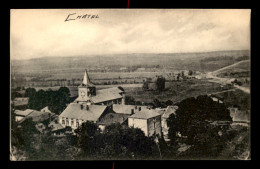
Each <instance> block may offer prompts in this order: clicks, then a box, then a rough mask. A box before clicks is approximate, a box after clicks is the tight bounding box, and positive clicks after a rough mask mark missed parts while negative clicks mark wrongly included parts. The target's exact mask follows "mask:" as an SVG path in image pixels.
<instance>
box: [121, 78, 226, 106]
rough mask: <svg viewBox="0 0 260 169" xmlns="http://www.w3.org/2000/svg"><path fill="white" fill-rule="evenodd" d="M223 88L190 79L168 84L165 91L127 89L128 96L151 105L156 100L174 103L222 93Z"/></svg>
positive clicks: (204, 81)
mask: <svg viewBox="0 0 260 169" xmlns="http://www.w3.org/2000/svg"><path fill="white" fill-rule="evenodd" d="M221 90H222V89H221V87H220V85H219V84H217V83H212V82H208V81H206V80H198V79H189V80H186V81H179V82H166V88H165V90H164V91H162V92H159V91H155V90H153V91H144V90H143V89H142V88H141V87H137V88H127V87H126V88H125V91H126V94H127V95H129V96H132V97H134V98H135V100H136V101H141V102H146V103H150V102H153V100H154V99H155V98H157V99H158V100H160V101H167V100H171V101H173V102H174V103H176V102H179V101H181V100H183V99H185V98H189V97H197V96H199V95H204V94H209V93H213V92H218V91H221Z"/></svg>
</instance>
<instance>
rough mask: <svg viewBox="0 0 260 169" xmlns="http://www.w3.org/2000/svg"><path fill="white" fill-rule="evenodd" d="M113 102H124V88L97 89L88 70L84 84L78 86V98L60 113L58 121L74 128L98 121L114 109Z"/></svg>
mask: <svg viewBox="0 0 260 169" xmlns="http://www.w3.org/2000/svg"><path fill="white" fill-rule="evenodd" d="M113 104H124V91H123V89H122V88H117V87H115V88H108V89H102V90H96V86H95V85H94V84H93V83H91V81H90V79H89V76H88V73H87V70H86V71H85V74H84V78H83V81H82V84H81V85H80V86H79V87H78V98H76V99H75V101H74V102H73V103H70V104H69V105H68V106H67V108H66V109H65V110H64V111H63V112H62V113H61V114H60V115H59V119H58V121H59V123H60V124H61V125H62V126H64V127H66V126H70V127H71V128H72V129H76V128H78V127H79V126H80V125H81V124H82V123H83V122H86V121H93V122H94V123H98V122H100V120H101V118H102V117H103V116H105V115H106V114H108V113H109V112H111V111H112V110H111V109H112V108H111V107H112V105H113Z"/></svg>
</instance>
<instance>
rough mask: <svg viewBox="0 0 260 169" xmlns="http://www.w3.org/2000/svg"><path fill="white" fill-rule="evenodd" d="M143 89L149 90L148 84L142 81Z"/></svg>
mask: <svg viewBox="0 0 260 169" xmlns="http://www.w3.org/2000/svg"><path fill="white" fill-rule="evenodd" d="M143 89H144V90H148V89H149V85H148V82H146V81H143Z"/></svg>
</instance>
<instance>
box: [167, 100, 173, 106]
mask: <svg viewBox="0 0 260 169" xmlns="http://www.w3.org/2000/svg"><path fill="white" fill-rule="evenodd" d="M165 104H166V106H171V105H173V102H172V101H171V100H167V101H166V102H165Z"/></svg>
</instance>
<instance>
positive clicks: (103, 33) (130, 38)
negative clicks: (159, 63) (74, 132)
mask: <svg viewBox="0 0 260 169" xmlns="http://www.w3.org/2000/svg"><path fill="white" fill-rule="evenodd" d="M73 13H76V14H74V15H71V16H70V17H69V19H70V18H71V19H73V18H75V17H76V16H78V15H85V14H88V15H98V17H99V18H93V19H90V18H86V19H77V20H70V21H67V22H65V19H66V18H67V16H68V15H69V14H73ZM10 32H11V41H10V42H11V44H10V45H11V59H30V58H38V57H44V56H79V55H80V56H82V55H84V56H87V55H90V56H91V55H96V54H98V55H103V54H104V55H105V54H114V53H180V52H204V51H218V50H247V49H250V10H209V9H206V10H204V9H203V10H202V9H200V10H180V9H164V10H143V9H142V10H141V9H139V10H133V9H124V10H118V9H117V10H108V9H103V10H97V9H95V10H90V9H81V10H76V9H70V10H50V9H42V10H39V9H37V10H32V9H29V10H25V9H20V10H19V9H18V10H11V31H10Z"/></svg>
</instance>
